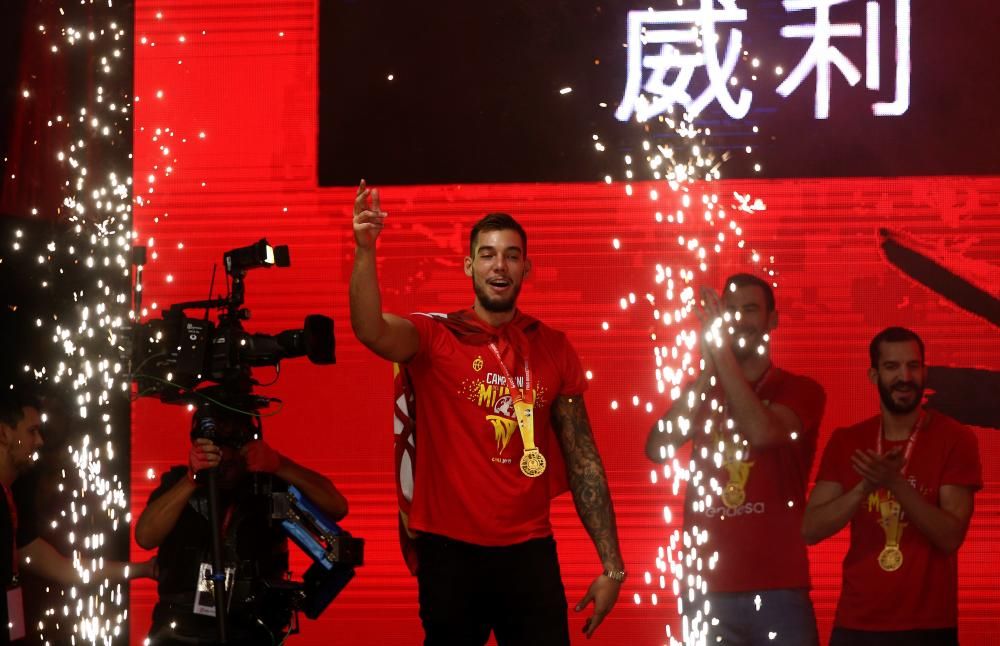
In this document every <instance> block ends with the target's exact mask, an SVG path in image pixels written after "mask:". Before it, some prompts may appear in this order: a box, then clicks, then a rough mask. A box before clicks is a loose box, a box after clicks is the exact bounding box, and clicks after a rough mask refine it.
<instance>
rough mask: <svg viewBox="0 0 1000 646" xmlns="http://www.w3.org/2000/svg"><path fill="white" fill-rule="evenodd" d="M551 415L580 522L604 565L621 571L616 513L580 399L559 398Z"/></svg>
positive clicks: (588, 421) (622, 564)
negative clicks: (564, 459)
mask: <svg viewBox="0 0 1000 646" xmlns="http://www.w3.org/2000/svg"><path fill="white" fill-rule="evenodd" d="M552 415H553V422H554V424H555V428H556V434H557V435H558V437H559V443H560V444H561V445H562V451H563V456H564V457H565V458H566V472H567V474H568V476H569V488H570V491H571V492H572V494H573V502H574V503H575V504H576V511H577V513H578V514H579V515H580V521H581V522H582V523H583V526H584V527H585V528H586V529H587V533H589V534H590V538H591V540H593V541H594V546H595V547H596V548H597V553H598V555H599V556H600V558H601V562H602V563H603V564H604V566H605V567H607V568H611V569H615V570H620V569H623V568H624V563H623V562H622V556H621V550H620V549H619V547H618V528H617V525H616V524H615V510H614V507H613V506H612V504H611V493H610V491H609V489H608V480H607V477H606V476H605V474H604V465H603V464H601V456H600V455H599V454H598V453H597V446H596V445H595V444H594V435H593V432H592V431H591V429H590V420H589V419H588V418H587V409H586V407H585V406H584V405H583V397H579V396H577V397H559V398H558V399H557V400H556V402H555V406H554V408H553V411H552Z"/></svg>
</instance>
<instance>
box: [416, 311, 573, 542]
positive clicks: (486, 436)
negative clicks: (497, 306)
mask: <svg viewBox="0 0 1000 646" xmlns="http://www.w3.org/2000/svg"><path fill="white" fill-rule="evenodd" d="M459 315H460V316H463V317H464V319H465V321H466V323H468V322H469V321H472V322H473V323H475V324H476V325H478V326H479V327H480V328H481V332H482V333H479V332H477V333H475V334H468V335H463V334H462V333H461V331H456V329H455V327H454V326H450V325H447V324H446V322H445V321H444V320H443V319H444V317H443V316H440V315H434V316H431V315H425V314H411V315H410V316H408V317H407V318H408V320H410V321H411V322H412V323H413V324H414V326H416V328H417V332H418V334H419V335H420V349H419V350H418V351H417V354H416V356H414V357H413V359H411V360H410V362H409V363H408V364H407V365H406V369H407V372H408V373H409V375H410V379H411V382H412V385H413V392H414V395H415V398H416V432H415V437H416V452H415V455H416V458H415V462H416V464H415V468H414V476H413V500H412V506H411V508H410V516H409V526H410V528H411V529H414V530H418V531H425V532H432V533H434V534H440V535H443V536H448V537H450V538H454V539H457V540H461V541H465V542H468V543H474V544H477V545H491V546H496V545H513V544H515V543H521V542H523V541H526V540H529V539H532V538H540V537H544V536H550V535H551V534H552V525H551V523H550V522H549V501H550V499H551V497H552V496H553V495H556V494H558V493H561V492H562V491H565V482H566V479H565V478H566V476H565V466H564V463H563V461H562V454H561V449H560V446H559V442H558V439H557V438H556V435H555V431H554V430H553V427H552V422H551V415H552V404H553V402H554V401H555V399H556V398H557V397H559V396H563V395H566V396H569V395H581V394H582V393H583V391H584V390H586V388H587V381H586V379H585V377H584V373H583V369H582V367H581V365H580V359H579V357H578V356H577V354H576V352H575V351H574V350H573V347H572V346H571V345H570V343H569V341H568V340H567V339H566V336H565V335H564V334H563V333H562V332H557V331H556V330H553V329H552V328H550V327H548V326H546V325H545V324H543V323H541V322H539V321H537V320H535V319H531V318H530V317H526V316H524V315H523V314H521V313H518V314H517V317H516V318H515V320H514V321H513V322H512V323H511V324H510V325H512V326H513V325H517V326H518V330H519V331H523V336H520V335H518V336H517V338H516V339H511V338H510V336H511V334H509V332H510V331H509V330H507V329H505V328H506V327H507V326H505V327H503V328H490V327H489V326H487V325H485V324H484V323H482V322H479V321H478V319H474V317H475V314H471V316H470V313H469V312H468V311H466V312H462V313H459ZM452 316H453V317H454V315H452ZM513 332H518V331H513ZM490 338H493V339H496V340H497V344H498V349H500V350H501V355H502V357H503V360H504V363H505V364H506V366H507V370H508V371H509V372H510V375H511V377H512V378H513V379H514V381H515V382H516V383H517V384H518V385H519V387H523V386H524V381H525V370H524V360H525V357H524V356H523V355H524V354H525V352H526V353H527V355H528V357H527V359H528V363H529V366H530V368H531V378H532V390H534V391H535V393H536V395H535V408H534V414H533V418H534V428H535V438H534V439H535V444H536V446H537V447H538V449H539V450H540V451H541V453H542V455H544V456H545V458H546V460H547V462H548V467H547V469H546V472H545V473H544V474H543V475H542V476H540V477H537V478H529V477H527V476H525V475H524V474H523V473H521V469H520V460H521V456H522V454H523V452H524V443H523V442H522V440H521V434H520V432H519V430H518V428H517V421H516V417H515V415H514V407H513V403H512V401H511V396H510V391H509V390H508V388H507V386H506V379H505V376H504V371H503V369H502V368H501V367H500V365H499V363H498V362H497V359H496V357H495V356H494V355H493V352H492V351H491V350H490V348H489V346H488V341H487V339H490ZM525 340H526V344H527V346H526V347H527V350H524V349H522V348H518V349H517V350H515V346H516V345H523V344H524V343H525Z"/></svg>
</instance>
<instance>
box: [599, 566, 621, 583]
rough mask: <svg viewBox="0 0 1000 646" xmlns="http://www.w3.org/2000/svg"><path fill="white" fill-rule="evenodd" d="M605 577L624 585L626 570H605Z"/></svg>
mask: <svg viewBox="0 0 1000 646" xmlns="http://www.w3.org/2000/svg"><path fill="white" fill-rule="evenodd" d="M604 576H606V577H608V578H609V579H611V580H612V581H617V582H618V583H622V582H624V581H625V577H626V574H625V570H611V569H608V570H604Z"/></svg>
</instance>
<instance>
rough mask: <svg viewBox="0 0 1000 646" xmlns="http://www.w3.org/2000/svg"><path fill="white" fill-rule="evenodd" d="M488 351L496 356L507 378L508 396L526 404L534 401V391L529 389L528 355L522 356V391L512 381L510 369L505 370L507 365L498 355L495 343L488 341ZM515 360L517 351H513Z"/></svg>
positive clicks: (529, 367)
mask: <svg viewBox="0 0 1000 646" xmlns="http://www.w3.org/2000/svg"><path fill="white" fill-rule="evenodd" d="M489 348H490V351H491V352H493V356H494V357H496V359H497V363H499V364H500V370H502V371H503V376H504V379H506V380H507V389H508V390H510V396H511V398H512V399H513V400H514V401H515V402H525V403H527V404H534V403H535V396H534V392H533V391H532V390H531V366H530V365H529V364H528V357H525V358H524V390H523V391H522V390H521V389H520V388H518V387H517V384H515V383H514V378H513V377H511V376H510V370H507V365H506V364H505V363H504V362H503V359H502V358H501V356H500V349H499V348H497V344H496V343H492V342H491V343H490V345H489ZM514 357H515V360H516V358H517V353H516V352H515V353H514Z"/></svg>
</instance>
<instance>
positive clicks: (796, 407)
mask: <svg viewBox="0 0 1000 646" xmlns="http://www.w3.org/2000/svg"><path fill="white" fill-rule="evenodd" d="M700 296H701V298H700V300H701V307H700V308H696V309H695V313H696V314H697V315H698V317H699V320H700V322H701V324H702V331H701V333H702V344H701V359H702V361H703V362H704V365H703V368H702V371H701V373H700V374H699V375H698V377H697V379H696V381H695V383H694V384H693V385H692V386H691V387H690V388H689V389H688V390H687V391H686V393H685V394H684V396H683V397H681V398H679V399H677V400H676V401H675V402H674V404H673V405H672V406H671V408H670V410H668V411H667V413H666V414H665V415H664V416H663V418H662V419H660V420H659V421H657V423H656V424H654V425H653V427H652V429H650V432H649V436H648V438H647V441H646V455H647V456H648V457H649V459H650V460H653V461H654V462H657V463H667V464H671V463H672V462H673V461H674V458H675V453H676V450H677V449H678V448H679V447H680V446H681V445H683V444H685V443H686V442H688V441H692V443H693V444H692V448H691V459H692V462H693V464H694V465H695V467H696V471H697V470H700V477H698V476H696V478H695V479H694V480H692V481H691V482H689V483H688V485H687V494H686V499H685V502H684V528H685V530H686V531H688V532H692V533H693V532H694V529H695V528H697V529H698V530H707V531H708V540H707V544H706V545H705V547H704V548H701V551H702V556H703V557H704V558H703V569H702V571H701V572H700V573H696V574H700V575H701V576H702V577H703V578H704V580H705V581H706V583H707V588H708V596H707V600H708V601H709V602H710V606H709V608H710V613H709V614H710V617H711V620H710V621H705V622H703V623H701V624H699V625H698V626H695V625H694V624H693V623H692V624H691V625H692V626H693V628H695V629H697V630H699V631H700V634H706V633H707V641H706V643H708V644H715V643H721V644H741V645H742V644H745V645H748V646H758V645H759V646H765V645H768V646H770V645H771V644H776V643H777V644H795V645H796V646H812V645H816V644H818V635H817V632H816V619H815V614H814V612H813V607H812V602H811V601H810V599H809V587H810V583H809V561H808V557H807V555H806V545H805V543H804V542H803V540H802V537H801V534H800V528H801V524H802V512H803V509H804V507H805V496H806V487H807V485H808V482H809V471H810V469H811V468H812V462H813V457H814V455H815V452H816V436H817V432H818V429H819V424H820V419H821V418H822V415H823V407H824V405H825V403H826V395H825V394H824V392H823V389H822V387H821V386H820V385H819V384H818V383H816V382H815V381H813V380H812V379H809V378H807V377H802V376H799V375H795V374H792V373H790V372H788V371H786V370H782V369H781V368H778V367H777V366H775V365H774V364H773V363H772V362H771V358H770V356H769V352H768V343H769V339H770V334H771V333H772V332H773V330H774V329H775V328H776V327H777V324H778V313H777V311H776V309H775V300H774V292H773V291H772V289H771V286H770V285H769V284H768V283H767V282H765V281H764V280H761V279H760V278H758V277H756V276H753V275H750V274H736V275H733V276H730V277H729V278H727V279H726V282H725V287H724V289H723V296H722V298H721V299H720V297H719V295H718V294H716V293H715V291H713V290H711V289H709V288H703V289H702V290H701V295H700ZM684 468H687V465H686V463H685V465H684ZM713 554H717V555H718V559H717V562H714V563H713V564H712V565H710V564H709V562H710V560H712V559H711V557H712V555H713ZM685 602H686V603H687V600H685ZM692 606H697V607H696V608H695V607H692ZM689 608H690V610H687V609H686V610H685V612H686V614H688V616H689V620H692V619H694V618H695V617H697V615H698V613H699V612H700V611H701V610H702V606H701V605H700V604H689ZM716 622H717V623H716Z"/></svg>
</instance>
